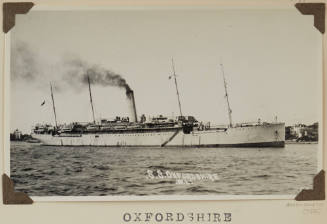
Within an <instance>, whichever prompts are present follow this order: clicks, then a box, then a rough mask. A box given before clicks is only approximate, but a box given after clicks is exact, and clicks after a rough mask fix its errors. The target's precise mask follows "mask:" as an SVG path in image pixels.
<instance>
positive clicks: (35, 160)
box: [10, 142, 318, 196]
mask: <svg viewBox="0 0 327 224" xmlns="http://www.w3.org/2000/svg"><path fill="white" fill-rule="evenodd" d="M317 149H318V146H317V144H290V145H286V147H285V148H110V147H55V146H42V145H39V144H35V143H34V144H33V143H25V142H11V155H10V156H11V163H10V167H11V168H10V169H11V178H12V179H13V181H14V183H15V189H16V190H17V191H23V192H26V193H27V194H28V195H30V196H68V195H69V196H86V195H89V196H90V195H92V196H100V195H226V194H228V195H267V194H268V195H280V194H283V195H285V194H292V195H296V194H297V193H299V191H300V190H301V189H303V188H312V181H313V177H314V175H316V174H317ZM157 170H160V172H162V173H163V174H165V172H166V171H169V172H170V173H183V174H186V173H187V174H194V175H196V174H202V175H205V174H216V175H217V176H218V177H219V179H218V180H217V179H214V180H210V179H202V180H198V179H196V180H192V181H189V182H183V183H180V182H179V183H176V179H174V178H159V177H157V178H153V179H150V178H147V177H148V172H153V174H154V175H155V176H157ZM187 183H189V184H187Z"/></svg>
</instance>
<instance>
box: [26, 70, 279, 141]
mask: <svg viewBox="0 0 327 224" xmlns="http://www.w3.org/2000/svg"><path fill="white" fill-rule="evenodd" d="M221 68H222V75H223V80H224V89H225V97H226V101H227V106H228V116H229V124H228V125H220V126H218V125H217V126H214V125H210V123H206V124H204V123H202V122H199V121H197V120H196V119H195V118H194V117H193V116H184V115H183V114H182V109H181V102H180V97H179V92H178V85H177V79H176V74H175V69H174V64H173V75H172V76H170V78H174V81H175V87H176V93H177V98H178V106H179V112H180V115H179V116H177V117H175V118H168V117H165V116H162V115H160V116H158V117H153V118H151V119H146V117H145V115H142V116H141V117H140V119H138V117H137V114H136V105H135V99H134V93H133V91H132V90H130V89H128V90H127V91H126V95H127V99H128V102H129V108H130V111H131V116H130V117H116V118H115V119H112V120H107V119H102V120H101V121H99V122H96V121H95V117H94V110H93V103H92V94H91V85H90V79H89V77H88V84H89V93H90V103H91V108H92V113H93V122H87V123H81V122H74V123H71V124H69V125H58V124H57V118H56V110H55V103H54V96H53V91H52V85H51V84H50V89H51V98H52V105H53V112H54V117H55V125H40V124H39V125H36V126H35V127H34V128H33V130H32V137H33V138H35V139H38V140H40V141H41V142H42V143H43V144H44V145H53V146H107V147H147V146H148V147H284V145H285V124H284V123H281V122H277V121H276V122H272V123H268V122H261V121H260V120H258V122H254V123H241V124H233V123H232V110H231V108H230V104H229V99H228V93H227V85H226V80H225V75H224V70H223V65H222V64H221Z"/></svg>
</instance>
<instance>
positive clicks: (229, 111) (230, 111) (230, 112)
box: [220, 63, 233, 127]
mask: <svg viewBox="0 0 327 224" xmlns="http://www.w3.org/2000/svg"><path fill="white" fill-rule="evenodd" d="M220 67H221V73H222V75H223V79H224V87H225V97H226V101H227V107H228V118H229V126H230V127H232V126H233V123H232V109H231V108H230V104H229V99H228V92H227V83H226V79H225V73H224V66H223V64H222V63H221V64H220Z"/></svg>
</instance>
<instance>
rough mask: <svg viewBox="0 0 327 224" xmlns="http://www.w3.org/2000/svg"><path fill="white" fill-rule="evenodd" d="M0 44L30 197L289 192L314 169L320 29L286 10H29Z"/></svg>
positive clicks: (23, 182) (16, 153)
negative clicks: (3, 51)
mask: <svg viewBox="0 0 327 224" xmlns="http://www.w3.org/2000/svg"><path fill="white" fill-rule="evenodd" d="M6 44H7V47H8V48H9V50H8V51H7V54H6V56H7V58H6V60H7V63H8V65H9V68H10V69H8V72H7V73H8V74H7V76H6V77H7V83H8V84H9V85H8V88H6V94H7V98H6V99H7V100H8V101H9V103H8V105H9V109H8V110H7V111H8V112H7V118H8V121H9V122H8V123H9V126H8V128H7V129H8V135H7V141H8V142H10V143H9V144H8V145H9V149H8V154H9V155H10V156H9V157H10V159H9V160H8V161H7V164H8V167H9V168H10V178H11V179H12V180H13V182H14V184H15V189H16V190H17V191H20V192H24V193H26V194H28V195H29V196H31V197H32V198H33V197H34V198H37V199H39V200H42V198H49V197H50V196H51V198H52V200H56V196H57V197H63V196H71V197H72V200H73V199H74V197H76V198H83V196H94V198H95V199H96V200H111V199H117V200H119V199H122V200H123V199H124V200H129V199H135V198H136V199H145V200H146V199H150V198H151V199H156V198H158V199H163V200H165V199H188V198H190V199H192V200H194V199H203V198H206V199H220V198H224V199H234V198H260V197H261V198H276V199H279V198H281V199H282V198H287V199H293V198H294V197H295V196H296V195H297V194H298V193H299V192H300V191H301V190H302V189H312V184H313V178H314V176H315V175H316V174H317V173H318V172H319V171H320V170H321V169H322V167H321V166H322V157H321V154H322V153H321V151H322V148H321V139H320V135H321V121H322V51H321V49H322V35H321V33H320V32H319V31H318V30H317V29H316V28H315V27H314V26H313V18H312V17H307V16H303V15H301V13H300V12H299V11H298V10H296V8H295V7H294V8H292V9H268V8H267V9H260V10H258V9H251V8H242V9H237V8H218V7H216V8H215V7H213V8H203V9H202V8H178V7H170V8H169V7H167V8H137V9H133V8H130V9H126V8H125V9H119V8H108V9H92V10H86V9H84V10H80V9H79V10H43V9H42V10H41V9H38V10H34V9H32V10H31V11H30V12H28V13H27V14H26V15H16V24H15V27H14V28H12V30H11V31H10V33H9V34H8V35H7V36H6ZM9 132H10V134H9ZM71 197H70V198H71ZM49 200H50V199H49Z"/></svg>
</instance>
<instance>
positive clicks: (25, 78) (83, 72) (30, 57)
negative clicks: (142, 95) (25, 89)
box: [11, 41, 132, 94]
mask: <svg viewBox="0 0 327 224" xmlns="http://www.w3.org/2000/svg"><path fill="white" fill-rule="evenodd" d="M45 58H47V57H45V56H43V57H42V56H40V55H38V54H37V53H36V52H35V51H34V50H33V49H32V48H31V47H30V46H29V45H28V44H26V43H24V42H21V41H16V42H15V43H13V45H12V48H11V80H12V81H14V82H17V81H22V82H24V83H26V84H27V83H28V85H33V86H37V87H38V88H44V89H48V86H49V82H52V83H53V86H54V89H55V90H56V91H57V92H60V91H65V90H70V89H74V90H76V91H82V90H85V86H86V85H87V84H88V78H89V79H90V83H91V84H92V85H97V86H103V87H106V86H113V87H118V88H122V89H124V90H125V91H126V94H127V93H128V92H130V91H132V90H131V88H130V86H129V85H128V84H127V82H126V80H125V79H124V78H123V77H122V76H121V75H119V74H117V73H115V72H113V71H110V70H108V69H105V68H103V67H101V66H99V65H90V64H89V63H87V62H85V61H83V60H81V59H79V58H78V57H74V56H71V55H70V56H69V57H67V55H66V56H63V57H61V58H62V59H61V60H60V61H59V62H54V61H45V60H44V59H45Z"/></svg>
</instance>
